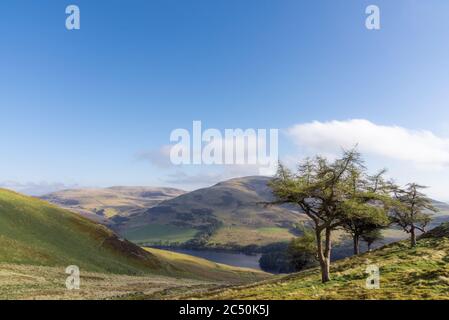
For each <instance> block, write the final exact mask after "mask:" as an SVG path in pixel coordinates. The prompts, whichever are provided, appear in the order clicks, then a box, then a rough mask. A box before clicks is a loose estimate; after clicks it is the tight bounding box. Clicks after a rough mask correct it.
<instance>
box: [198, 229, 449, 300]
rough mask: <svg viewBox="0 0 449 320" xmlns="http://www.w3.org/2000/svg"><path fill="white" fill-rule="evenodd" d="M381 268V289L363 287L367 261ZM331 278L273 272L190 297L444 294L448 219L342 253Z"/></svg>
mask: <svg viewBox="0 0 449 320" xmlns="http://www.w3.org/2000/svg"><path fill="white" fill-rule="evenodd" d="M369 264H376V265H378V266H379V268H380V289H366V286H365V283H366V278H367V274H365V270H366V267H367V265H369ZM331 269H332V281H330V282H329V283H326V284H322V283H321V281H320V275H319V270H317V269H311V270H307V271H304V272H300V273H297V274H292V275H288V276H284V277H278V278H273V279H271V280H267V281H264V282H260V283H256V284H251V285H247V286H241V287H234V288H232V289H226V290H215V291H212V292H209V293H206V294H202V295H196V296H195V298H203V299H204V298H205V299H449V224H447V223H446V224H444V225H441V226H440V227H437V228H435V229H433V230H431V231H430V232H428V233H426V234H424V235H423V236H421V238H420V239H419V241H418V245H417V247H416V248H413V249H411V248H410V247H409V246H408V242H407V241H402V242H398V243H394V244H390V245H387V246H385V247H383V248H381V249H378V250H375V251H373V252H371V253H365V254H362V255H360V256H357V257H352V258H346V259H344V260H340V261H338V262H335V263H334V264H333V266H332V268H331Z"/></svg>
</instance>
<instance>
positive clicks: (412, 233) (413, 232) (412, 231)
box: [410, 226, 416, 247]
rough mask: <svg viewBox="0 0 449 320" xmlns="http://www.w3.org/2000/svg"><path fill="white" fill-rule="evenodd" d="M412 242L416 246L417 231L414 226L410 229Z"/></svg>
mask: <svg viewBox="0 0 449 320" xmlns="http://www.w3.org/2000/svg"><path fill="white" fill-rule="evenodd" d="M410 242H411V245H412V247H416V232H415V227H414V226H412V228H411V229H410Z"/></svg>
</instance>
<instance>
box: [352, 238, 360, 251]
mask: <svg viewBox="0 0 449 320" xmlns="http://www.w3.org/2000/svg"><path fill="white" fill-rule="evenodd" d="M352 238H353V240H354V254H355V255H358V254H359V253H360V246H359V243H360V240H359V235H357V234H355V235H354V236H353V237H352Z"/></svg>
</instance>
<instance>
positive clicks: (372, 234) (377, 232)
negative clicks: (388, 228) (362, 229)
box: [361, 229, 384, 252]
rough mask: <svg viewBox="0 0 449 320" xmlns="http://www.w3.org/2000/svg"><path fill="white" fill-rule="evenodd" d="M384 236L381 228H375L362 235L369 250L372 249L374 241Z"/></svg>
mask: <svg viewBox="0 0 449 320" xmlns="http://www.w3.org/2000/svg"><path fill="white" fill-rule="evenodd" d="M383 238H384V237H383V235H382V231H381V229H374V230H372V231H369V232H367V233H364V234H362V235H361V239H362V240H363V241H365V242H366V244H367V246H368V252H369V251H371V246H372V245H373V243H374V242H376V241H380V240H382V239H383Z"/></svg>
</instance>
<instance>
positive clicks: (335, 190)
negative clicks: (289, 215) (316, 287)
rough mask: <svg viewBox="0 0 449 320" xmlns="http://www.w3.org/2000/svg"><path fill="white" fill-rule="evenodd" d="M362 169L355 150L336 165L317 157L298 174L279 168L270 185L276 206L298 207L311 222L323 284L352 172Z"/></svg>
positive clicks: (308, 160)
mask: <svg viewBox="0 0 449 320" xmlns="http://www.w3.org/2000/svg"><path fill="white" fill-rule="evenodd" d="M360 166H361V158H360V154H359V153H357V152H356V151H355V150H351V151H345V152H344V153H343V156H342V157H341V158H339V159H337V160H335V161H333V162H329V161H328V160H327V159H325V158H323V157H319V156H317V157H315V158H313V159H306V160H305V161H304V163H303V164H301V165H300V166H299V169H298V172H297V174H292V173H291V172H290V171H289V170H288V169H287V168H285V167H284V166H282V165H279V168H278V172H277V175H276V177H275V178H274V179H273V180H272V182H271V183H270V186H271V188H272V189H273V193H274V195H275V197H276V198H277V200H276V202H275V203H278V204H280V203H295V204H297V205H298V206H299V207H300V208H301V209H302V212H304V213H305V214H306V215H307V216H308V217H309V218H310V219H311V220H312V228H313V230H314V232H315V239H316V255H317V258H318V262H319V264H320V268H321V280H322V282H323V283H324V282H327V281H329V280H330V263H331V250H332V239H331V235H332V231H333V230H335V229H337V228H339V227H340V226H341V224H342V218H343V217H344V215H345V214H344V211H343V210H344V208H345V206H344V202H345V201H347V199H348V194H347V190H348V185H347V182H348V179H349V178H350V175H351V170H350V169H351V168H357V167H360Z"/></svg>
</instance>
